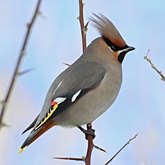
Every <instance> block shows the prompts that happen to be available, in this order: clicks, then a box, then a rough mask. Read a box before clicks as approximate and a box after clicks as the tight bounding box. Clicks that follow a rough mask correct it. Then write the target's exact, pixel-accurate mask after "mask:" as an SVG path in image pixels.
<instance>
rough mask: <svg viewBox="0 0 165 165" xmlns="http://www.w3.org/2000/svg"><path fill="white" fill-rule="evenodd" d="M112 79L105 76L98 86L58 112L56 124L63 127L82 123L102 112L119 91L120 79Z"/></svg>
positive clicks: (90, 120)
mask: <svg viewBox="0 0 165 165" xmlns="http://www.w3.org/2000/svg"><path fill="white" fill-rule="evenodd" d="M113 80H114V81H112V80H111V78H109V77H108V76H107V77H105V78H104V79H103V81H102V82H101V84H100V85H99V86H98V87H96V88H95V89H94V90H91V91H90V92H88V93H87V94H85V95H84V96H82V97H81V98H80V99H79V100H77V101H76V102H75V103H73V105H72V106H70V107H69V108H68V109H66V110H64V111H63V112H62V113H61V114H59V117H58V125H62V126H65V127H74V126H78V125H84V124H87V123H90V122H93V121H94V120H95V119H96V118H98V117H99V116H100V115H101V114H103V113H104V112H105V111H106V110H107V109H108V108H109V107H110V106H111V105H112V103H113V102H114V101H115V99H116V97H117V95H118V93H119V89H120V86H121V81H120V80H118V79H113ZM115 80H117V81H115ZM107 82H108V83H107ZM105 84H106V85H105ZM107 84H108V85H107Z"/></svg>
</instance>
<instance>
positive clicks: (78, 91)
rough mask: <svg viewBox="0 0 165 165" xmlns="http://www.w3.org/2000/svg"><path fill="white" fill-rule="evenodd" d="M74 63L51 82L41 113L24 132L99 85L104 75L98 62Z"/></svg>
mask: <svg viewBox="0 0 165 165" xmlns="http://www.w3.org/2000/svg"><path fill="white" fill-rule="evenodd" d="M76 65H77V66H70V67H69V68H68V69H67V70H65V71H64V72H63V73H62V74H61V75H59V76H58V77H57V79H56V80H55V81H54V82H53V83H52V85H51V87H50V89H49V91H48V93H47V96H46V99H45V103H44V106H43V108H42V111H41V113H40V114H39V116H37V118H36V119H35V120H34V121H33V122H32V124H31V125H30V126H29V127H28V128H27V129H26V130H25V131H24V132H26V131H28V130H29V129H31V128H32V127H33V129H34V130H37V129H38V128H40V127H41V126H42V125H43V124H44V123H45V122H46V121H47V120H49V119H50V118H52V117H55V116H56V115H58V114H59V113H61V112H62V111H63V110H65V108H64V107H67V106H70V105H71V104H74V102H75V101H77V100H78V99H79V98H81V97H82V96H83V95H84V94H86V93H87V92H88V91H90V90H92V89H94V88H95V87H96V86H97V85H99V83H100V82H101V81H102V79H103V77H104V75H105V69H104V68H103V67H102V66H101V65H100V64H98V63H95V62H81V63H78V64H76ZM59 107H63V108H59ZM24 132H23V133H24Z"/></svg>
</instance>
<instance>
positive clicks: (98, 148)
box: [93, 145, 107, 153]
mask: <svg viewBox="0 0 165 165" xmlns="http://www.w3.org/2000/svg"><path fill="white" fill-rule="evenodd" d="M93 147H94V148H95V149H97V150H100V151H102V152H104V153H107V151H106V150H105V149H103V148H101V147H99V146H96V145H93Z"/></svg>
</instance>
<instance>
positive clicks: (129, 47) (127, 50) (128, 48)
mask: <svg viewBox="0 0 165 165" xmlns="http://www.w3.org/2000/svg"><path fill="white" fill-rule="evenodd" d="M134 49H135V48H134V47H133V46H128V47H127V48H126V49H125V50H124V51H125V52H126V53H127V52H130V51H132V50H134Z"/></svg>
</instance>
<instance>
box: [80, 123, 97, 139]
mask: <svg viewBox="0 0 165 165" xmlns="http://www.w3.org/2000/svg"><path fill="white" fill-rule="evenodd" d="M77 127H78V128H79V129H80V130H81V131H82V132H83V133H84V134H85V138H86V139H87V140H88V136H89V135H91V136H92V137H93V139H94V138H95V137H96V135H95V130H94V129H87V130H86V129H84V128H83V127H81V126H77Z"/></svg>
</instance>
